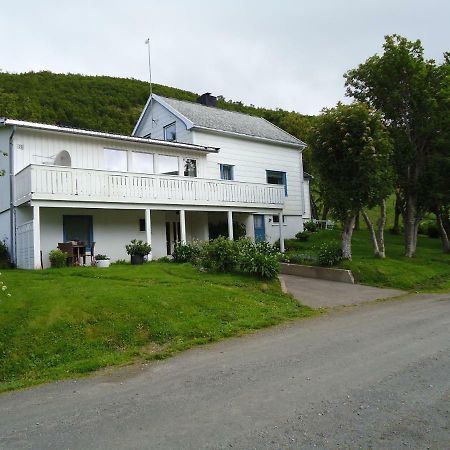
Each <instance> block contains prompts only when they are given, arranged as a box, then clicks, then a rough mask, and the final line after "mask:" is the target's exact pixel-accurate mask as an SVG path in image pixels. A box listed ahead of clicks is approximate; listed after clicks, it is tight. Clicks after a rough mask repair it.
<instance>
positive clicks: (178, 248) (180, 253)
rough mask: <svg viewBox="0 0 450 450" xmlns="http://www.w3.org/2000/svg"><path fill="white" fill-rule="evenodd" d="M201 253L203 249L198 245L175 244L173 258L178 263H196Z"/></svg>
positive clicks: (194, 243)
mask: <svg viewBox="0 0 450 450" xmlns="http://www.w3.org/2000/svg"><path fill="white" fill-rule="evenodd" d="M200 253H201V247H200V245H199V244H198V243H196V242H193V243H186V244H182V243H181V242H177V243H176V244H175V247H174V250H173V253H172V257H173V261H174V262H177V263H185V262H190V263H195V262H196V260H197V259H198V258H199V256H200Z"/></svg>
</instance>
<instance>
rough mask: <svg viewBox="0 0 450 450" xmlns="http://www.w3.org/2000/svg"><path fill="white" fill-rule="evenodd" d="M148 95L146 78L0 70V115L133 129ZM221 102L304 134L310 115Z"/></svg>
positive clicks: (178, 94) (188, 95) (162, 89)
mask: <svg viewBox="0 0 450 450" xmlns="http://www.w3.org/2000/svg"><path fill="white" fill-rule="evenodd" d="M153 91H154V92H155V94H158V95H162V96H166V97H173V98H176V99H180V100H190V101H195V100H196V99H197V97H198V93H194V92H188V91H183V90H181V89H177V88H173V87H169V86H163V85H160V84H154V85H153ZM148 95H149V86H148V83H147V82H144V81H140V80H135V79H130V78H114V77H106V76H85V75H79V74H56V73H52V72H27V73H19V74H14V73H0V117H9V118H15V119H20V120H30V121H34V122H43V123H49V124H55V125H63V126H72V127H76V128H87V129H92V130H97V131H105V132H111V133H121V134H130V133H131V132H132V130H133V127H134V125H135V123H136V121H137V119H138V118H139V115H140V113H141V111H142V108H143V107H144V105H145V102H146V101H147V98H148ZM219 107H221V108H224V109H230V110H234V111H240V112H245V113H247V114H253V115H258V116H262V117H264V118H266V119H267V120H269V121H271V122H272V123H274V124H275V125H277V126H279V127H281V128H283V129H285V130H286V131H288V132H289V133H291V134H293V135H295V136H297V137H299V138H301V139H303V140H305V139H306V138H305V135H307V133H308V130H309V127H310V122H311V119H312V118H311V117H309V116H304V115H301V114H298V113H296V112H288V111H283V110H281V109H276V110H272V109H266V108H256V107H253V106H248V105H244V104H243V103H241V102H235V101H231V100H225V99H224V98H223V97H219Z"/></svg>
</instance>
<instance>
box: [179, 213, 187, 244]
mask: <svg viewBox="0 0 450 450" xmlns="http://www.w3.org/2000/svg"><path fill="white" fill-rule="evenodd" d="M180 233H181V243H182V244H186V214H185V210H184V209H180Z"/></svg>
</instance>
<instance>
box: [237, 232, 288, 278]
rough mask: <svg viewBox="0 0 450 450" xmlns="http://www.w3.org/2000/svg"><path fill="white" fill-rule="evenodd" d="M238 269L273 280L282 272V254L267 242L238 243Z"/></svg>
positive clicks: (248, 241)
mask: <svg viewBox="0 0 450 450" xmlns="http://www.w3.org/2000/svg"><path fill="white" fill-rule="evenodd" d="M238 247H239V255H238V262H237V264H238V268H239V270H240V271H241V272H243V273H247V274H249V275H255V276H257V277H259V278H265V279H268V280H271V279H273V278H276V276H277V275H278V272H279V271H280V264H279V259H280V254H279V253H278V251H277V250H276V249H275V248H274V247H273V246H272V245H270V244H269V243H267V242H257V243H254V242H252V241H250V240H249V239H241V240H239V241H238Z"/></svg>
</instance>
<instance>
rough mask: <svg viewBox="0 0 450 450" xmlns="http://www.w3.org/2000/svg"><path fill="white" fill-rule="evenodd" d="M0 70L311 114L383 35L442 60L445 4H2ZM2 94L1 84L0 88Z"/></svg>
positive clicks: (448, 12)
mask: <svg viewBox="0 0 450 450" xmlns="http://www.w3.org/2000/svg"><path fill="white" fill-rule="evenodd" d="M0 17H1V19H2V20H1V23H2V29H1V35H2V46H1V50H0V68H1V69H2V70H4V71H9V72H22V71H29V70H35V71H37V70H51V71H54V72H72V73H82V74H101V75H112V76H120V77H133V78H138V79H142V80H146V79H148V65H147V53H146V47H145V45H144V41H145V39H146V38H147V36H150V39H151V44H152V72H153V81H154V82H156V83H161V84H166V85H170V86H175V87H178V88H181V89H186V90H190V91H194V92H198V93H202V92H206V91H209V92H212V93H213V94H216V95H223V96H225V97H226V98H227V99H233V100H242V101H243V102H245V103H247V104H254V105H257V106H267V107H281V108H284V109H288V110H296V111H299V112H302V113H309V114H314V113H317V112H318V111H319V110H320V109H321V108H322V107H324V106H332V105H334V104H335V103H336V102H337V101H338V100H342V99H343V98H344V82H343V77H342V75H343V73H344V72H345V71H346V70H348V69H350V68H353V67H355V66H356V65H358V64H359V63H361V62H363V61H364V60H365V59H366V58H367V57H369V56H371V55H373V54H374V53H376V52H380V50H381V45H382V43H383V36H384V35H386V34H392V33H398V34H402V35H404V36H406V37H408V38H409V39H411V40H413V39H417V38H419V39H421V40H422V43H423V45H424V47H425V51H426V55H427V56H428V57H430V58H435V59H438V60H441V59H442V53H443V52H444V51H446V50H450V26H449V23H450V2H449V1H448V0H425V1H424V0H420V1H418V0H371V1H366V0H313V1H310V0H297V1H295V0H278V1H267V0H239V1H238V0H227V1H225V0H223V1H218V0H208V1H206V0H189V1H181V0H170V1H168V0H166V1H156V0H128V1H123V0H121V1H116V0H107V1H102V0H99V1H95V0H91V1H85V0H77V1H67V0H59V1H48V0H40V1H29V0H28V1H16V2H10V1H5V2H3V3H2V6H1V9H0ZM0 88H1V86H0Z"/></svg>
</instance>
